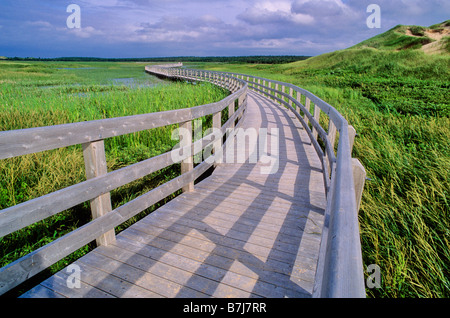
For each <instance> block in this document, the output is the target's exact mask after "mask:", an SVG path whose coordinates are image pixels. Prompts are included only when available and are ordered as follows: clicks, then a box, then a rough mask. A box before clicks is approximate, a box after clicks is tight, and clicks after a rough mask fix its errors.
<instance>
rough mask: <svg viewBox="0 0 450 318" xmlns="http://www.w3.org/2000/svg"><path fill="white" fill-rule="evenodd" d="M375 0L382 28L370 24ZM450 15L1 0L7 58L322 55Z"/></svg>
mask: <svg viewBox="0 0 450 318" xmlns="http://www.w3.org/2000/svg"><path fill="white" fill-rule="evenodd" d="M70 4H76V5H78V6H79V8H80V15H79V16H80V28H69V27H68V24H67V19H68V17H69V16H70V15H71V14H72V11H71V12H67V11H66V9H67V7H68V6H69V5H70ZM369 4H377V5H378V6H379V8H380V11H381V15H380V17H381V28H372V29H371V28H369V27H368V26H367V24H366V20H367V18H368V17H369V16H370V14H371V13H370V12H369V13H368V12H367V7H368V5H369ZM447 19H450V1H449V0H421V1H419V0H273V1H266V0H249V1H247V0H68V1H60V0H39V1H38V0H0V56H8V57H13V56H20V57H29V56H30V57H31V56H32V57H60V56H95V57H160V56H241V55H317V54H321V53H325V52H330V51H334V50H339V49H343V48H347V47H349V46H352V45H354V44H356V43H358V42H360V41H362V40H364V39H367V38H369V37H372V36H374V35H376V34H379V33H381V32H384V31H386V30H388V29H390V28H392V27H394V26H395V25H397V24H415V25H424V26H429V25H432V24H436V23H439V22H442V21H445V20H447ZM70 20H71V21H73V22H75V20H72V19H70Z"/></svg>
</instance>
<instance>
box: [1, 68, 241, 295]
mask: <svg viewBox="0 0 450 318" xmlns="http://www.w3.org/2000/svg"><path fill="white" fill-rule="evenodd" d="M168 66H172V65H164V66H163V67H160V68H159V69H161V70H164V69H167V67H168ZM174 66H181V65H180V64H176V65H174ZM180 78H181V77H180ZM186 79H188V77H186ZM214 83H215V84H217V85H219V86H221V87H224V88H227V89H228V90H229V91H230V93H231V94H230V95H229V96H227V97H226V98H224V99H223V100H221V101H218V102H215V103H211V104H207V105H201V106H196V107H192V108H185V109H180V110H172V111H165V112H158V113H148V114H142V115H135V116H127V117H120V118H111V119H102V120H94V121H88V122H79V123H73V124H64V125H57V126H49V127H39V128H29V129H21V130H12V131H2V132H0V159H6V158H12V157H17V156H22V155H26V154H32V153H37V152H41V151H47V150H51V149H56V148H61V147H68V146H72V145H78V144H81V145H82V149H83V156H84V161H85V169H86V177H87V180H86V181H84V182H81V183H78V184H75V185H72V186H69V187H67V188H64V189H61V190H58V191H55V192H52V193H50V194H47V195H44V196H42V197H39V198H35V199H32V200H30V201H27V202H23V203H20V204H17V205H15V206H11V207H9V208H6V209H4V210H1V211H0V237H3V236H5V235H8V234H10V233H12V232H15V231H17V230H20V229H22V228H24V227H26V226H28V225H31V224H33V223H35V222H38V221H41V220H43V219H45V218H47V217H50V216H52V215H55V214H57V213H60V212H62V211H64V210H66V209H68V208H71V207H73V206H75V205H78V204H80V203H83V202H85V201H90V203H91V210H92V221H90V222H89V223H87V224H85V225H84V226H81V227H79V228H78V229H76V230H74V231H72V232H70V233H68V234H66V235H65V236H63V237H61V238H59V239H57V240H55V241H53V242H51V243H49V244H47V245H45V246H43V247H41V248H39V249H37V250H35V251H33V252H31V253H29V254H27V255H25V256H23V257H21V258H19V259H18V260H16V261H14V262H12V263H10V264H9V265H7V266H5V267H3V268H1V269H0V295H1V294H4V293H5V292H7V291H8V290H11V289H12V288H14V287H16V286H18V285H19V284H21V283H22V282H24V281H25V280H27V279H29V278H30V277H32V276H34V275H36V274H37V273H39V272H41V271H42V270H44V269H46V268H47V267H49V266H51V265H52V264H54V263H55V262H57V261H59V260H61V259H62V258H64V257H66V256H68V255H70V254H71V253H73V252H74V251H76V250H78V249H79V248H81V247H83V246H84V245H86V244H88V243H89V242H91V241H93V240H96V241H97V244H98V245H108V244H109V243H111V242H113V241H114V240H115V233H114V228H115V227H116V226H118V225H120V224H122V223H123V222H125V221H127V220H128V219H130V218H131V217H133V216H135V215H136V214H138V213H139V212H141V211H143V210H145V209H147V208H149V207H150V206H152V205H153V204H155V203H157V202H159V201H160V200H162V199H164V198H166V197H167V196H169V195H171V194H172V193H174V192H176V191H178V190H179V189H183V191H190V190H192V188H193V184H194V181H195V180H196V179H197V178H198V177H200V176H201V175H202V174H203V173H204V172H206V171H207V170H208V168H209V167H211V165H212V164H211V163H210V162H211V160H207V159H208V158H204V161H202V162H201V163H200V164H198V165H197V166H196V167H195V168H193V164H192V162H193V160H192V157H193V156H194V155H195V154H197V153H200V152H201V151H203V150H204V149H205V148H207V147H211V145H212V144H214V143H217V142H218V140H220V141H221V140H222V137H223V136H228V137H230V136H233V134H229V135H226V132H227V128H229V127H235V126H236V127H237V126H239V124H240V122H241V120H240V119H241V118H242V116H243V114H244V111H245V107H246V103H247V99H246V96H247V84H246V82H245V81H243V80H239V79H236V78H234V77H231V76H228V75H227V76H217V77H216V78H214ZM227 107H228V108H229V111H228V114H229V118H228V120H227V121H226V123H225V124H224V125H223V126H221V113H222V110H224V109H225V108H227ZM207 115H213V126H214V127H215V128H218V129H220V132H221V134H222V135H221V136H218V135H217V130H216V131H215V132H214V134H208V135H206V136H204V137H203V138H201V139H199V140H197V141H195V142H192V140H180V148H177V149H174V150H172V151H170V152H167V153H163V154H161V155H159V156H156V157H152V158H149V159H147V160H144V161H141V162H138V163H136V164H133V165H130V166H127V167H124V168H122V169H119V170H115V171H113V172H107V169H106V158H105V149H104V140H105V139H107V138H111V137H115V136H120V135H125V134H131V133H135V132H138V131H142V130H147V129H152V128H156V127H162V126H167V125H173V124H179V125H180V127H184V128H190V129H192V124H191V122H192V121H193V120H195V119H198V118H201V117H204V116H207ZM172 158H181V170H182V171H181V175H180V176H178V177H176V178H174V179H172V180H170V181H168V182H166V183H164V184H163V185H161V186H158V187H157V188H155V189H153V190H151V191H149V192H147V193H145V194H143V195H141V196H139V197H138V198H136V199H134V200H132V201H130V202H128V203H126V204H124V205H122V206H120V207H118V208H116V209H114V210H112V208H111V200H110V194H109V193H110V191H111V190H113V189H116V188H118V187H120V186H123V185H125V184H127V183H130V182H132V181H134V180H137V179H140V178H142V177H144V176H146V175H148V174H151V173H153V172H155V171H158V170H161V169H163V168H165V167H167V166H170V165H172V164H174V163H176V162H174V161H173V159H172Z"/></svg>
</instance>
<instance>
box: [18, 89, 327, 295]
mask: <svg viewBox="0 0 450 318" xmlns="http://www.w3.org/2000/svg"><path fill="white" fill-rule="evenodd" d="M246 112H247V113H246V115H245V117H244V121H243V123H242V128H243V129H249V128H255V129H257V130H258V129H259V128H268V131H269V134H268V138H267V139H268V141H269V146H268V153H270V154H271V155H275V154H276V153H277V151H276V149H272V147H271V144H270V140H271V138H275V137H276V133H275V132H274V131H272V130H271V128H278V134H279V138H278V140H279V141H280V144H279V147H278V148H279V149H278V159H279V160H278V162H277V165H276V166H277V167H278V169H275V170H276V173H271V174H263V173H261V171H263V170H262V169H264V168H266V169H267V168H268V164H267V163H265V162H264V160H259V161H258V162H256V163H253V162H251V161H250V160H249V153H248V149H246V148H248V147H244V149H242V147H238V143H237V142H236V143H235V145H234V147H232V145H231V144H227V145H226V148H228V149H227V151H226V153H229V152H228V151H229V149H234V151H233V152H232V154H233V155H234V156H237V154H239V153H242V151H245V152H246V156H245V157H246V159H247V160H246V162H244V163H229V161H230V160H228V162H227V158H226V157H224V161H225V162H224V163H221V164H218V166H217V167H216V169H215V170H214V172H213V173H212V175H211V176H210V177H208V178H206V179H204V180H203V181H201V182H199V183H198V184H196V185H195V190H194V191H193V192H188V193H183V194H182V195H180V196H178V197H177V198H175V199H173V200H172V201H170V202H169V203H167V204H165V205H164V206H162V207H161V208H159V209H158V210H156V211H155V212H153V213H152V214H150V215H149V216H147V217H145V218H144V219H142V220H141V221H139V222H137V223H135V224H134V225H132V226H131V227H129V228H128V229H126V230H125V231H123V232H121V233H119V234H118V235H117V237H116V241H115V242H114V243H113V244H111V245H108V246H100V247H98V248H96V249H95V250H93V251H92V252H90V253H89V254H87V255H85V256H83V257H82V258H80V259H79V260H77V261H76V262H74V264H75V265H78V266H79V268H80V269H81V273H80V278H81V285H80V286H79V287H80V288H69V287H68V284H67V280H68V279H70V275H71V273H73V272H72V271H67V270H66V269H64V270H62V271H60V272H58V273H57V274H55V275H54V276H52V277H50V278H49V279H47V280H45V281H44V282H42V283H41V284H40V285H38V286H36V287H35V288H33V289H31V290H30V291H28V292H27V293H25V294H24V295H22V297H311V294H312V289H313V285H314V277H315V272H316V265H317V259H318V254H319V247H320V240H321V232H322V226H323V218H324V211H325V207H326V198H325V189H324V182H323V173H322V168H321V163H320V160H319V158H318V156H317V154H316V151H315V150H314V147H313V146H312V145H311V144H310V139H309V137H308V135H307V134H306V132H305V131H304V130H303V129H302V128H301V127H300V124H299V123H298V121H297V120H293V118H291V116H293V115H292V114H291V113H290V112H289V111H287V110H286V109H285V108H284V107H281V106H279V105H278V104H276V103H274V102H272V101H271V100H269V99H267V98H265V97H263V96H261V95H259V94H256V93H254V92H249V93H248V104H247V109H246ZM231 157H232V156H231ZM231 157H228V159H231ZM234 159H237V157H234ZM234 162H236V160H234ZM272 163H273V162H272ZM276 166H275V167H276ZM275 170H274V171H275ZM216 190H217V191H216ZM72 266H73V265H72Z"/></svg>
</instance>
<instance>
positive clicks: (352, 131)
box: [348, 125, 356, 153]
mask: <svg viewBox="0 0 450 318" xmlns="http://www.w3.org/2000/svg"><path fill="white" fill-rule="evenodd" d="M355 137H356V129H355V128H353V126H350V125H349V126H348V140H349V143H350V153H352V151H353V145H354V143H355Z"/></svg>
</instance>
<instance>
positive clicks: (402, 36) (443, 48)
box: [353, 20, 450, 54]
mask: <svg viewBox="0 0 450 318" xmlns="http://www.w3.org/2000/svg"><path fill="white" fill-rule="evenodd" d="M449 36H450V20H447V21H444V22H442V23H439V24H435V25H432V26H430V27H423V26H417V25H397V26H395V27H393V28H392V29H390V30H389V31H387V32H384V33H382V34H380V35H377V36H375V37H373V38H370V39H368V40H365V41H363V42H361V43H359V44H357V45H355V46H353V48H364V47H372V48H376V49H381V50H397V51H398V50H405V49H422V50H423V51H424V52H425V53H430V54H433V53H449V52H450V45H449V40H450V37H449Z"/></svg>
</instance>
